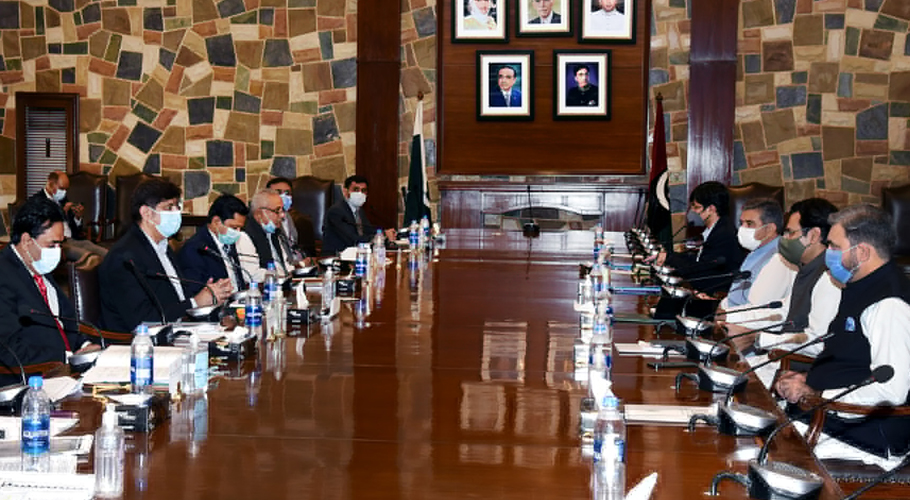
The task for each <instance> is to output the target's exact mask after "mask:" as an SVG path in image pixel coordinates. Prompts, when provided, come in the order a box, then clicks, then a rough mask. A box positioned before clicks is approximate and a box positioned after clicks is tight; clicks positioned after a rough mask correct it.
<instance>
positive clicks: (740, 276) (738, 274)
mask: <svg viewBox="0 0 910 500" xmlns="http://www.w3.org/2000/svg"><path fill="white" fill-rule="evenodd" d="M751 277H752V271H749V270H748V269H747V270H745V271H731V272H729V273H723V274H712V275H710V276H696V277H695V278H690V279H688V280H686V281H688V282H689V283H692V282H693V281H701V280H713V279H721V278H733V281H736V280H748V279H749V278H751Z"/></svg>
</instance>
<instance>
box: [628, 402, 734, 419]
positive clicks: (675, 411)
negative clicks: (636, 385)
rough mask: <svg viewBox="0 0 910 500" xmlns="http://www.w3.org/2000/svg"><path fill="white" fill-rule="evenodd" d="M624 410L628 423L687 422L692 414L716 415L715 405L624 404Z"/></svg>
mask: <svg viewBox="0 0 910 500" xmlns="http://www.w3.org/2000/svg"><path fill="white" fill-rule="evenodd" d="M625 411H626V422H628V423H630V424H645V423H660V424H688V423H689V419H690V418H692V416H693V415H712V416H713V415H717V405H716V404H714V405H711V406H676V405H625Z"/></svg>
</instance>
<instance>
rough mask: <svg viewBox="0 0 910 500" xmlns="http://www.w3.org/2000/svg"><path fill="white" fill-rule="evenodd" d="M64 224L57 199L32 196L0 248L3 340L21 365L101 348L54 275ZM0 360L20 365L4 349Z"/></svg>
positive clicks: (14, 366) (62, 359) (0, 328)
mask: <svg viewBox="0 0 910 500" xmlns="http://www.w3.org/2000/svg"><path fill="white" fill-rule="evenodd" d="M64 223H65V220H64V215H63V212H62V211H61V210H60V207H58V206H57V204H56V203H54V202H52V201H50V200H47V199H42V198H33V199H30V200H28V201H27V202H26V203H25V205H23V206H22V208H20V209H19V211H18V212H17V213H16V218H15V220H13V224H12V233H11V237H10V242H11V244H10V245H9V246H7V247H6V248H4V249H3V250H2V251H0V276H3V279H0V339H2V341H3V344H5V345H6V346H7V347H9V349H10V350H12V351H13V352H15V353H16V357H18V358H19V361H21V362H22V364H23V365H32V364H36V363H45V362H49V361H60V362H65V361H66V353H67V352H73V351H80V352H82V351H87V350H94V349H96V348H97V347H96V346H93V345H92V344H88V343H87V341H86V339H85V337H83V336H82V334H80V333H79V328H78V325H77V324H76V322H75V321H74V320H73V319H72V318H75V317H76V311H75V309H74V308H73V304H72V303H71V302H70V300H69V299H68V298H67V297H66V296H65V295H64V294H63V293H62V292H61V291H60V288H59V287H58V286H57V284H56V283H55V282H54V279H53V278H52V277H51V274H50V273H51V271H53V270H54V268H55V267H57V264H58V263H59V262H60V254H61V253H62V252H61V248H60V245H61V243H63V226H64ZM31 310H35V311H38V312H40V313H42V314H51V315H54V316H59V317H60V318H61V319H60V320H59V321H58V320H56V319H54V318H51V317H46V316H41V315H40V314H31V313H30V311H31ZM64 318H65V319H64ZM0 363H2V364H3V365H4V366H6V367H8V368H11V369H13V370H17V366H18V364H19V363H18V362H17V361H16V360H15V359H13V357H12V356H11V355H10V353H9V352H8V351H7V350H6V349H0ZM17 378H18V377H17Z"/></svg>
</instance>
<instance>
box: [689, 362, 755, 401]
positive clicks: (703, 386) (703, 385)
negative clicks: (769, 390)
mask: <svg viewBox="0 0 910 500" xmlns="http://www.w3.org/2000/svg"><path fill="white" fill-rule="evenodd" d="M719 368H720V367H712V368H710V369H706V368H705V367H704V366H703V365H702V366H699V367H698V373H679V374H677V375H676V384H675V387H676V391H677V392H679V387H680V385H682V381H683V380H691V381H693V382H695V384H696V385H697V386H698V389H699V390H702V391H706V392H724V393H730V394H735V393H737V392H740V391H742V390H743V389H745V387H746V382H747V379H745V378H744V379H742V380H738V381H736V382H735V383H732V382H731V380H730V376H731V375H733V373H736V374H738V373H739V372H735V371H734V370H729V369H719ZM709 371H710V372H714V373H713V374H714V375H715V376H717V377H718V378H712V377H711V375H710V374H709V373H708V372H709ZM718 372H719V373H718ZM733 376H736V375H733ZM731 385H732V386H733V388H732V390H731V388H730V387H731Z"/></svg>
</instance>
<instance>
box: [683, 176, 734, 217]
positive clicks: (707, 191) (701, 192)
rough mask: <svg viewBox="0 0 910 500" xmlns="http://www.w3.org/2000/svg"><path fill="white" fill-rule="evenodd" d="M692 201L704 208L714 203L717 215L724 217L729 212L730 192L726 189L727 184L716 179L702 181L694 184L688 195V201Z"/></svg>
mask: <svg viewBox="0 0 910 500" xmlns="http://www.w3.org/2000/svg"><path fill="white" fill-rule="evenodd" d="M693 201H696V202H698V203H699V204H700V205H701V206H703V207H705V208H708V207H709V206H711V205H714V209H715V210H717V215H718V217H725V216H726V215H727V214H728V213H730V192H729V191H727V186H724V185H723V184H721V183H719V182H717V181H708V182H703V183H701V184H699V185H698V186H695V189H693V190H692V194H690V195H689V203H692V202H693Z"/></svg>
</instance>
